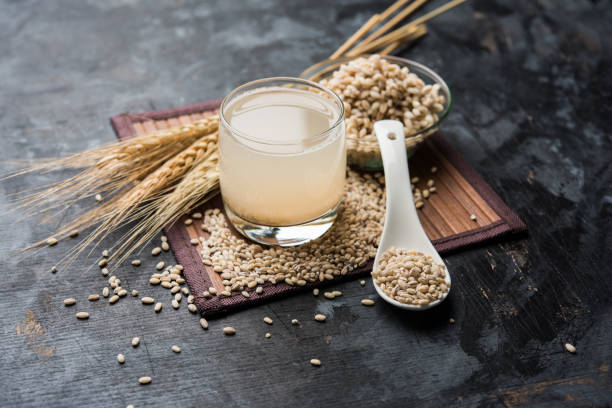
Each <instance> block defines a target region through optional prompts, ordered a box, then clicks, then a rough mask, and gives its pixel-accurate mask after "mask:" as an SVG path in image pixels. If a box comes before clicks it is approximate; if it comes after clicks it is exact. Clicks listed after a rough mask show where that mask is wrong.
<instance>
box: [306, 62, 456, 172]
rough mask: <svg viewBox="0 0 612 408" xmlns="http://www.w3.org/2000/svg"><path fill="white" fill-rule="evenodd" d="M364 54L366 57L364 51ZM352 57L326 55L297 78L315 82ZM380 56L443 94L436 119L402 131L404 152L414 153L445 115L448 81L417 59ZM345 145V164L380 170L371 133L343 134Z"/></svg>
mask: <svg viewBox="0 0 612 408" xmlns="http://www.w3.org/2000/svg"><path fill="white" fill-rule="evenodd" d="M364 56H366V57H367V55H364ZM356 58H359V57H344V58H338V59H335V60H329V59H327V60H325V61H321V62H319V63H318V64H315V65H313V66H311V67H310V68H308V69H307V70H306V71H304V72H302V73H301V74H300V78H304V79H309V80H311V81H314V82H319V81H321V80H322V79H324V78H327V77H329V76H331V75H332V73H333V72H334V71H336V70H337V69H338V68H340V65H342V64H345V63H347V62H349V61H352V60H354V59H356ZM381 58H383V59H385V60H386V61H389V62H390V63H393V64H397V65H399V66H400V67H408V69H409V70H410V72H413V73H415V74H416V75H418V76H419V78H421V79H422V80H423V82H425V84H427V85H434V84H439V85H440V92H439V94H440V95H442V96H444V109H443V110H442V111H441V112H440V113H439V114H438V120H437V121H436V122H435V123H434V124H433V125H431V126H430V127H428V128H425V129H422V130H420V131H418V132H415V133H411V134H407V135H406V152H407V154H408V156H411V155H413V154H414V152H415V151H416V149H417V147H418V146H419V145H420V144H421V143H423V141H425V139H427V137H428V136H430V135H431V134H433V133H435V132H437V131H438V129H440V125H441V124H442V122H444V119H446V117H447V116H448V114H449V112H450V109H451V106H452V96H451V92H450V89H449V88H448V85H446V82H444V80H443V79H442V78H441V77H440V76H439V75H438V74H436V73H435V72H434V71H432V70H431V69H429V68H427V67H426V66H424V65H422V64H419V63H418V62H414V61H410V60H407V59H404V58H399V57H393V56H387V55H381ZM346 147H347V153H348V164H349V165H351V166H352V167H356V168H359V169H361V170H366V171H381V170H382V168H383V166H382V158H381V156H380V149H379V147H378V141H377V140H376V137H375V136H373V135H372V136H366V137H363V138H356V137H350V136H348V135H347V136H346Z"/></svg>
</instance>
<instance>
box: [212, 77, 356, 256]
mask: <svg viewBox="0 0 612 408" xmlns="http://www.w3.org/2000/svg"><path fill="white" fill-rule="evenodd" d="M219 115H220V127H219V162H220V164H219V168H220V184H221V195H222V198H223V204H224V206H225V211H226V214H227V215H228V218H229V220H230V222H231V223H232V224H233V226H234V227H235V228H236V230H238V231H239V232H240V233H241V234H243V235H244V236H246V237H248V238H250V239H251V240H253V241H256V242H258V243H261V244H266V245H280V246H294V245H300V244H304V243H306V242H309V241H311V240H313V239H316V238H318V237H320V236H322V235H323V234H325V232H326V231H327V230H329V228H331V226H332V224H333V223H334V220H335V219H336V215H337V211H338V207H339V205H340V202H341V199H342V196H343V194H344V184H345V181H346V147H345V127H344V106H343V104H342V101H341V100H340V98H339V97H338V96H337V95H336V94H335V93H333V92H332V91H331V90H329V89H327V88H325V87H323V86H321V85H318V84H316V83H314V82H311V81H308V80H304V79H297V78H266V79H260V80H257V81H253V82H249V83H247V84H245V85H242V86H241V87H239V88H236V89H235V90H233V91H232V92H231V93H230V94H229V95H228V96H227V97H226V98H225V99H224V100H223V103H222V104H221V108H220V113H219Z"/></svg>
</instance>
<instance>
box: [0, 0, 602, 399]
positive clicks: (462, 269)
mask: <svg viewBox="0 0 612 408" xmlns="http://www.w3.org/2000/svg"><path fill="white" fill-rule="evenodd" d="M390 3H391V2H390V1H373V0H370V1H365V0H361V1H333V2H331V1H323V0H320V1H305V0H304V1H283V0H267V1H247V2H245V1H195V0H193V1H154V2H152V1H138V0H123V1H120V0H111V1H99V0H88V1H72V2H70V1H7V0H3V1H1V2H0V137H1V140H2V148H1V149H0V160H1V161H2V163H4V164H3V165H2V167H3V170H8V169H10V168H14V167H10V166H9V165H8V164H7V160H10V159H14V158H28V159H35V158H38V157H48V156H57V155H61V154H64V153H67V152H75V151H81V150H84V149H87V148H92V147H95V146H98V145H99V144H101V143H105V142H111V141H113V140H114V134H113V132H112V130H111V128H110V126H109V123H108V118H109V117H110V116H112V115H115V114H117V113H120V112H124V111H131V112H139V111H145V110H151V109H160V108H168V107H172V106H177V105H182V104H187V103H194V102H200V101H203V100H208V99H213V98H217V97H222V96H224V95H225V94H227V93H228V91H230V90H231V89H232V88H234V87H236V86H238V85H240V84H242V83H244V82H246V81H249V80H252V79H256V78H261V77H266V76H275V75H292V76H296V75H298V74H299V73H300V72H301V71H302V70H303V69H304V68H306V67H308V66H309V65H311V64H312V63H314V62H317V61H319V60H321V59H323V58H325V57H326V56H328V55H329V54H331V53H332V52H333V51H334V50H335V49H336V48H337V47H338V46H339V45H340V44H342V42H343V41H344V40H345V39H346V38H348V37H349V36H350V35H351V34H352V33H353V32H354V31H355V30H356V29H357V28H358V27H359V26H360V25H361V24H363V23H364V22H365V21H366V20H367V18H368V17H369V16H370V15H372V14H373V13H375V12H380V11H382V10H383V9H384V8H385V7H386V6H387V5H388V4H390ZM430 3H431V4H428V5H427V6H426V9H433V8H434V7H435V6H438V5H440V4H442V2H441V1H439V0H432V1H431V2H430ZM610 38H612V3H611V2H610V1H584V0H582V1H579V0H568V1H555V0H539V1H471V2H468V3H467V4H465V5H462V6H460V7H458V8H456V9H455V10H453V11H452V12H449V13H448V14H445V15H443V16H441V17H439V18H438V19H436V20H435V21H434V22H432V23H431V24H429V34H428V35H427V36H426V37H425V38H424V39H423V40H422V41H421V42H420V43H419V44H418V45H417V46H416V47H414V48H412V49H408V50H403V51H402V52H400V53H399V55H401V56H404V57H408V58H411V59H414V60H416V61H419V62H422V63H424V64H426V65H428V66H430V67H432V68H433V69H434V70H436V71H437V72H439V73H440V74H441V75H442V77H444V78H445V79H446V81H447V82H448V84H449V85H450V87H451V90H452V92H453V96H454V108H453V111H452V112H451V115H450V117H449V118H448V121H447V123H446V126H445V128H444V132H445V134H446V136H447V137H448V138H449V139H450V140H452V141H453V143H454V145H455V146H456V148H457V149H458V150H460V151H461V152H462V153H463V154H464V155H465V156H466V158H467V159H468V161H469V162H470V163H471V164H472V165H473V166H474V167H475V168H476V169H477V170H478V171H479V172H480V173H481V174H482V175H483V177H484V178H485V179H486V180H487V181H488V182H489V183H490V184H491V186H492V187H493V188H494V189H495V191H496V192H497V193H498V194H499V195H500V196H501V197H502V198H503V199H504V200H505V201H506V202H507V203H508V205H509V206H510V207H511V208H512V209H514V210H515V211H516V212H517V213H518V214H519V215H520V217H521V218H522V219H523V220H524V221H525V222H526V223H527V225H528V226H529V230H530V233H529V236H528V237H527V238H522V239H514V240H504V241H501V242H499V243H493V244H489V245H486V246H483V247H481V248H477V249H473V250H468V251H463V252H461V253H457V254H452V255H449V256H447V257H446V258H445V259H446V261H447V262H448V265H449V268H450V270H451V273H452V276H453V291H452V293H451V296H450V297H449V299H448V300H447V301H446V302H445V303H444V304H443V305H442V306H441V307H438V308H437V309H436V310H432V311H431V312H427V313H421V314H413V313H406V312H402V311H399V310H396V309H394V308H392V307H391V306H387V305H386V304H383V302H382V301H379V302H377V304H376V306H375V307H373V308H364V307H362V306H361V305H360V304H359V301H360V299H362V298H363V297H365V295H371V294H372V293H374V290H373V288H372V286H371V284H370V283H368V285H367V286H366V288H362V287H361V286H360V285H359V283H358V282H350V283H347V284H343V285H338V287H337V289H340V290H342V291H344V293H345V295H344V296H343V297H341V298H340V299H339V300H334V301H333V302H330V301H326V300H323V299H320V298H319V299H318V298H314V297H313V296H312V295H310V294H304V295H300V296H296V297H294V298H291V299H287V300H282V301H277V302H274V303H270V304H268V305H265V306H261V307H257V308H254V309H251V310H247V311H244V312H240V313H236V314H233V315H231V316H228V317H227V318H223V319H220V320H215V321H211V323H210V325H211V328H210V330H209V331H208V332H205V331H203V330H202V329H201V328H200V326H199V325H198V322H197V320H198V319H197V317H196V316H194V315H191V314H190V313H188V312H187V310H186V307H185V306H186V305H185V304H183V305H182V307H181V310H180V311H178V312H177V311H174V310H173V309H172V308H171V307H170V297H169V295H168V294H166V292H162V290H161V289H159V288H151V287H149V285H148V284H147V280H148V276H149V275H150V273H151V271H152V270H153V265H154V264H155V263H156V262H157V261H158V260H159V259H153V258H152V257H150V256H148V255H147V256H145V255H144V254H148V252H149V250H150V248H148V249H146V250H145V252H144V253H143V256H142V257H141V258H142V260H143V266H141V267H140V269H135V268H132V267H131V266H125V267H123V268H121V269H120V270H119V271H118V273H117V275H118V276H119V277H120V278H121V279H122V281H123V284H122V285H123V286H127V287H129V288H130V289H132V288H136V289H139V290H140V292H141V295H142V294H151V295H153V296H155V297H158V298H160V300H163V301H164V303H165V308H164V310H163V312H162V313H161V314H160V315H155V314H154V313H153V311H152V310H151V308H146V307H142V306H140V305H139V304H138V303H139V302H138V301H137V300H135V299H133V298H131V297H129V298H126V299H123V300H122V301H120V302H119V303H118V304H116V305H113V306H112V307H111V306H109V305H108V304H107V302H105V301H100V302H97V303H90V302H87V300H86V297H87V295H88V294H90V293H95V292H97V293H100V292H101V289H102V287H103V286H104V283H105V282H104V279H103V278H102V277H101V275H100V274H99V272H98V271H97V268H93V269H90V265H92V263H93V261H94V259H95V258H97V256H98V254H97V253H94V254H92V255H91V256H89V257H83V258H82V259H81V260H80V261H78V262H77V263H75V264H73V265H72V266H71V267H70V268H69V269H68V270H60V271H59V272H58V273H57V274H56V275H52V274H51V273H50V272H49V269H50V268H51V266H52V265H54V263H55V262H56V261H57V260H58V259H59V258H60V257H61V255H62V254H63V253H65V251H67V250H68V248H69V243H60V244H59V245H57V246H56V247H54V248H50V249H45V250H44V251H42V252H40V253H38V254H36V255H34V256H32V257H29V258H27V259H25V260H20V259H18V258H17V257H16V256H15V255H14V254H13V252H12V251H14V250H16V249H19V248H21V247H23V246H24V245H26V244H27V243H30V242H32V241H35V240H37V239H40V238H41V237H43V236H46V234H48V233H52V231H54V229H55V228H56V227H57V226H59V225H62V222H63V220H62V219H55V220H50V221H51V222H50V223H49V224H43V223H41V220H39V219H23V220H19V219H18V218H19V217H18V216H16V215H14V214H13V215H4V216H2V217H1V218H0V231H2V239H0V270H1V272H2V277H3V279H2V285H0V325H1V330H0V344H2V353H0V370H1V372H0V386H1V387H2V392H0V406H3V407H4V406H18V405H23V406H53V407H66V406H96V407H97V406H100V407H107V406H108V407H122V406H125V405H127V404H134V405H135V406H136V407H142V406H159V407H163V406H170V405H177V406H205V405H208V406H218V405H221V403H223V404H224V406H288V405H293V406H325V407H331V406H348V405H350V406H431V407H437V406H444V405H451V406H469V407H473V406H477V405H480V406H487V407H488V406H520V405H526V406H545V407H556V406H560V405H568V406H580V407H582V406H608V404H609V401H610V400H612V392H611V387H612V380H611V376H610V364H611V363H612V341H611V340H610V335H611V333H610V327H612V314H611V313H610V310H611V308H610V306H611V304H612V302H611V300H610V295H611V294H612V291H611V290H610V289H611V288H610V286H611V283H612V274H611V273H610V272H611V266H610V265H611V264H612V256H611V252H612V239H611V237H610V232H609V230H610V227H611V225H610V219H611V212H612V188H611V185H612V168H611V166H610V161H611V159H612V148H611V143H610V139H611V137H610V133H611V130H612V126H611V121H612V109H611V107H610V102H611V101H612V95H611V93H612V86H611V85H612V79H611V77H612V72H611V69H610V67H611V65H610V63H611V58H612V50H611V45H610ZM68 174H71V173H69V172H66V173H63V174H50V175H49V174H47V175H29V176H25V177H20V178H17V179H14V180H11V181H9V182H5V183H3V184H1V185H0V188H1V189H2V195H0V205H4V204H6V202H7V200H8V197H7V196H8V195H9V194H11V193H14V192H16V191H18V190H22V189H26V188H29V187H32V186H36V185H41V184H44V183H47V182H50V181H53V180H58V179H59V178H60V177H62V176H64V177H65V176H67V175H68ZM17 215H18V213H17ZM162 257H163V258H164V259H165V260H166V261H169V262H172V261H173V258H172V255H171V254H170V253H165V254H164V255H162ZM162 293H163V294H164V296H162ZM67 297H76V298H77V302H78V303H77V306H75V307H72V308H65V307H64V306H63V304H62V300H63V299H64V298H67ZM77 310H85V311H89V312H90V315H91V316H90V319H89V320H88V321H77V320H76V319H75V317H74V313H75V312H76V311H77ZM315 312H324V313H327V314H328V315H329V317H330V318H328V321H327V322H326V323H325V324H320V323H316V322H313V321H312V315H313V314H314V313H315ZM266 315H268V316H271V317H272V318H273V319H274V320H275V323H274V325H273V326H272V327H269V326H266V325H265V324H264V323H263V322H262V318H263V317H264V316H266ZM451 317H453V318H454V319H455V321H456V323H455V324H450V323H449V318H451ZM291 318H298V319H300V320H301V321H302V322H303V326H302V327H300V328H296V327H294V326H291V325H290V323H289V321H290V319H291ZM226 325H232V326H234V327H235V328H236V329H237V332H238V333H237V335H236V336H234V337H232V338H228V337H225V336H224V335H223V334H222V332H221V328H222V327H223V326H226ZM267 331H270V332H271V333H272V338H271V339H265V338H264V337H263V335H264V333H265V332H267ZM133 336H140V338H141V345H140V347H139V348H137V349H132V348H131V347H130V345H129V344H130V339H131V338H132V337H133ZM566 342H570V343H572V344H574V345H575V346H576V348H577V350H578V351H577V353H576V355H572V354H570V353H568V352H566V351H565V350H564V347H563V345H564V344H565V343H566ZM172 344H177V345H179V346H181V347H182V349H183V352H182V353H181V354H180V355H176V354H174V353H172V352H171V351H170V346H171V345H172ZM119 352H122V353H124V354H125V355H126V358H127V362H126V363H125V364H124V365H123V366H119V365H118V364H117V361H116V355H117V353H119ZM313 357H316V358H320V359H321V360H322V361H323V365H322V367H319V368H313V367H311V366H310V364H309V363H308V362H309V360H310V359H311V358H313ZM142 375H151V376H152V377H153V383H152V384H150V385H148V386H140V385H139V384H138V382H137V378H138V377H139V376H142Z"/></svg>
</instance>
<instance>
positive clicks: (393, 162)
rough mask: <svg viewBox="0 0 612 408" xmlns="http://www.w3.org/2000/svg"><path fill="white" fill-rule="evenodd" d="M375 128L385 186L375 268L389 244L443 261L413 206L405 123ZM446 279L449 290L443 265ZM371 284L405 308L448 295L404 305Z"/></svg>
mask: <svg viewBox="0 0 612 408" xmlns="http://www.w3.org/2000/svg"><path fill="white" fill-rule="evenodd" d="M374 131H375V132H376V138H377V139H378V144H379V145H380V152H381V155H382V160H383V167H384V169H385V185H386V189H387V209H386V213H385V226H384V229H383V233H382V236H381V238H380V243H379V245H378V251H377V252H376V258H375V259H374V270H376V268H377V267H378V259H379V258H380V257H381V256H382V254H384V253H385V251H386V250H387V249H389V248H391V247H396V248H404V249H407V250H415V251H419V252H422V253H424V254H425V255H429V256H431V257H432V258H433V260H434V261H435V262H438V263H440V264H442V265H444V261H443V260H442V258H441V257H440V255H439V254H438V251H436V249H435V248H434V246H433V244H432V243H431V241H430V240H429V238H428V237H427V235H426V234H425V230H423V226H421V222H420V221H419V217H418V215H417V210H416V207H415V206H414V200H413V198H412V189H411V187H410V173H409V171H408V158H407V157H406V144H405V139H404V126H403V125H402V123H401V122H398V121H397V120H381V121H378V122H376V123H374ZM446 279H447V280H448V282H449V285H448V289H449V291H450V281H451V279H450V274H449V273H448V268H446ZM374 287H375V288H376V291H377V292H378V294H379V295H380V297H382V298H383V299H384V300H385V301H387V302H389V303H391V304H392V305H393V306H397V307H401V308H402V309H407V310H418V311H420V310H427V309H429V308H432V307H434V306H437V305H439V304H440V303H441V302H442V301H443V300H444V299H446V296H447V295H448V292H446V294H445V295H444V297H443V298H441V299H438V300H436V301H434V302H432V303H429V304H427V305H424V306H417V305H407V304H404V303H400V302H398V301H397V300H395V299H392V298H390V297H389V296H387V295H386V294H385V293H384V292H383V291H382V289H380V288H379V287H378V285H377V284H376V281H374Z"/></svg>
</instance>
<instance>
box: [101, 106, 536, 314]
mask: <svg viewBox="0 0 612 408" xmlns="http://www.w3.org/2000/svg"><path fill="white" fill-rule="evenodd" d="M219 104H220V101H219V100H214V101H209V102H204V103H200V104H195V105H189V106H185V107H180V108H174V109H168V110H162V111H155V112H146V113H141V114H127V113H126V114H121V115H118V116H115V117H113V118H111V124H112V126H113V128H114V129H115V132H116V133H117V136H118V137H119V138H120V139H126V138H129V137H132V136H134V135H141V134H146V133H147V132H151V131H155V130H158V129H165V128H168V127H172V126H176V125H179V124H185V123H190V122H192V121H194V120H197V119H200V118H202V117H203V116H206V115H210V114H213V113H216V112H217V109H218V107H219ZM433 166H436V167H437V168H438V171H437V172H436V173H433V174H432V173H431V171H430V169H431V168H432V167H433ZM410 173H411V176H413V177H419V178H420V179H421V180H425V181H426V180H428V179H430V178H431V179H433V180H434V181H435V186H436V190H437V191H436V194H433V195H432V196H431V198H430V199H429V200H426V201H425V206H424V207H423V208H422V209H421V210H419V218H420V220H421V223H422V224H423V227H424V228H425V231H426V232H427V235H428V236H429V237H430V239H431V240H432V242H433V243H434V246H435V247H436V249H437V250H438V251H439V252H442V253H444V252H450V251H452V250H458V249H462V248H466V247H468V246H471V245H475V244H479V243H483V242H486V241H490V240H492V239H495V238H497V237H500V236H502V235H506V234H510V233H519V232H524V231H526V229H527V228H526V226H525V224H524V223H523V222H522V221H521V220H520V219H519V218H518V216H517V215H516V214H514V213H513V212H512V211H511V210H510V209H509V208H508V207H507V206H506V205H505V204H504V202H503V201H502V200H501V199H500V198H499V196H497V194H495V192H494V191H493V190H492V189H491V187H490V186H489V185H488V184H487V183H486V182H485V181H484V180H483V179H482V178H481V177H480V175H479V174H478V173H477V172H476V171H475V170H474V169H473V168H472V167H471V166H470V165H469V164H468V163H467V162H466V161H465V160H464V159H463V158H462V157H461V155H460V154H459V153H458V152H457V151H456V150H455V149H454V148H453V147H452V146H451V145H450V143H448V141H447V140H446V139H445V138H444V137H443V136H442V135H441V134H439V133H438V134H435V135H433V136H431V137H430V138H429V139H428V140H427V141H426V142H425V143H424V144H423V145H422V146H421V147H420V148H419V150H418V154H416V155H415V156H414V157H413V158H411V159H410ZM421 184H423V181H422V182H421ZM419 185H420V184H419ZM210 206H216V208H222V206H221V205H220V200H219V199H217V200H213V201H211V202H210V203H208V204H207V207H210ZM472 214H475V215H476V220H475V221H474V220H472V219H470V216H471V215H472ZM195 224H196V223H194V225H191V226H185V225H184V224H183V223H182V222H178V223H176V224H175V225H173V226H171V227H169V228H167V229H166V234H167V235H168V241H169V242H170V246H171V248H172V250H173V252H174V254H175V256H176V258H177V261H178V262H179V263H180V264H182V265H183V266H184V267H185V278H186V280H187V283H188V284H189V287H190V289H191V292H192V293H193V294H194V295H195V296H196V297H195V304H196V305H197V306H198V309H199V311H200V312H201V313H202V314H203V315H205V316H207V317H213V316H215V315H219V314H225V313H228V312H231V311H233V310H236V309H239V308H243V307H248V306H252V305H255V304H258V303H261V302H264V301H268V300H271V299H275V298H278V297H281V296H287V295H290V294H292V293H296V292H297V291H303V290H307V289H311V288H312V287H314V286H317V287H319V286H322V285H323V283H319V282H317V283H314V284H308V285H306V286H303V287H294V286H289V285H286V284H284V283H283V284H278V285H270V286H269V287H267V288H266V289H265V290H264V293H263V294H261V295H257V294H255V293H253V294H252V295H251V297H250V298H244V297H243V296H242V295H240V294H236V295H234V296H231V297H229V298H220V297H213V299H210V300H207V299H205V298H204V297H203V296H202V295H201V294H202V292H203V291H204V290H206V289H207V288H208V287H210V286H214V287H216V288H217V290H218V291H219V292H220V291H222V290H223V285H222V283H221V278H220V277H219V276H218V275H217V274H216V273H215V272H213V271H212V268H210V267H206V266H205V265H204V264H203V263H202V257H201V255H200V251H201V249H202V248H201V246H200V245H197V246H194V245H191V243H190V240H191V239H192V238H198V237H200V236H205V237H206V235H207V234H205V233H203V232H202V231H201V230H200V229H199V228H197V226H196V225H195ZM371 267H372V265H371V262H369V263H368V264H366V265H365V266H364V267H361V268H357V269H355V270H353V271H351V272H349V273H348V274H347V275H344V276H339V277H338V279H334V280H333V281H331V282H330V281H326V283H337V282H339V281H342V280H347V279H354V278H356V277H358V276H361V275H364V274H367V273H368V272H369V271H370V270H371Z"/></svg>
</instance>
